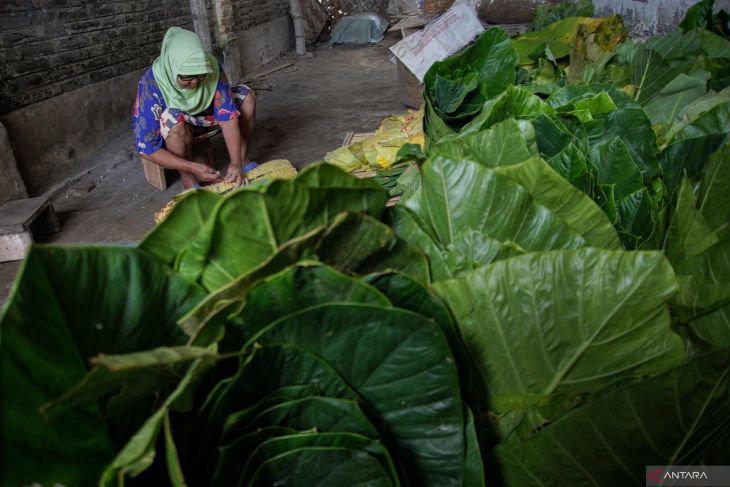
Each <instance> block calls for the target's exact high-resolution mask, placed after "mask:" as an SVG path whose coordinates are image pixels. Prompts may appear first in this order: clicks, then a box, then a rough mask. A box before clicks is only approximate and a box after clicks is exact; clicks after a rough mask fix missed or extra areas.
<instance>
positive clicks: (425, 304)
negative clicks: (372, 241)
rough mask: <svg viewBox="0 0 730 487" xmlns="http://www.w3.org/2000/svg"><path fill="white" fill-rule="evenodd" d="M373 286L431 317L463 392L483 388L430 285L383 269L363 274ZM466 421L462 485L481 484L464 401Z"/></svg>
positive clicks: (474, 436) (478, 455) (478, 453)
mask: <svg viewBox="0 0 730 487" xmlns="http://www.w3.org/2000/svg"><path fill="white" fill-rule="evenodd" d="M365 279H366V280H367V281H368V282H369V283H370V284H371V285H372V286H374V287H376V288H377V289H378V290H380V291H382V292H383V293H384V294H385V295H386V296H387V297H388V299H389V300H390V302H391V303H392V304H393V306H396V307H398V308H402V309H407V310H411V311H414V312H416V313H418V314H421V315H423V316H426V317H428V318H431V319H433V320H434V321H435V322H436V323H438V325H439V326H440V327H441V329H442V330H443V332H444V335H446V338H447V339H448V341H449V346H450V347H451V353H453V354H454V358H455V359H456V364H457V369H458V370H459V374H460V379H461V390H462V392H463V393H464V392H466V391H467V390H469V389H472V388H475V387H476V388H478V389H483V387H482V386H475V385H473V384H472V382H473V381H475V380H478V377H475V376H472V374H471V372H472V369H473V367H472V365H471V363H470V361H469V358H468V357H467V355H466V350H465V348H464V345H463V344H462V342H461V337H459V334H458V331H457V329H456V325H455V324H454V321H453V319H452V318H451V314H450V313H449V310H448V308H447V307H446V305H445V304H444V302H443V301H441V300H440V299H439V298H438V297H437V296H436V294H435V293H434V292H433V291H432V290H431V289H429V288H426V287H424V286H422V285H421V284H420V283H418V282H416V281H415V280H414V279H413V278H411V277H410V276H407V275H405V274H398V273H385V274H380V275H372V276H367V277H366V278H365ZM464 408H465V411H466V416H467V424H466V428H465V432H464V434H465V438H466V440H465V441H466V458H465V470H464V485H465V486H483V485H484V466H483V465H482V460H481V458H482V456H481V451H480V448H479V442H478V441H477V434H476V428H475V424H474V418H473V415H472V413H471V411H470V410H469V407H468V406H467V405H466V404H465V405H464Z"/></svg>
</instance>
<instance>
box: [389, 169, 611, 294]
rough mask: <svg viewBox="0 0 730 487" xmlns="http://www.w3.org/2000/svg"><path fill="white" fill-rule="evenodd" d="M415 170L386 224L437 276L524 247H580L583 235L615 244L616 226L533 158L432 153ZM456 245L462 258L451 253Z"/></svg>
mask: <svg viewBox="0 0 730 487" xmlns="http://www.w3.org/2000/svg"><path fill="white" fill-rule="evenodd" d="M421 175H422V182H421V186H420V188H419V191H418V192H417V193H415V194H414V195H413V196H412V197H411V198H408V199H407V200H405V201H402V202H401V203H400V204H399V206H398V211H395V212H394V213H393V215H392V220H393V222H392V225H393V228H394V229H395V231H396V233H397V234H398V235H399V236H400V237H402V238H404V239H405V240H408V241H410V242H411V243H413V244H414V245H417V246H419V247H420V248H421V249H422V250H423V251H424V253H425V254H426V255H427V256H428V257H429V260H430V262H431V274H432V279H433V280H435V281H437V280H441V279H446V278H449V277H452V276H454V275H458V274H460V273H461V272H464V271H469V270H471V269H472V268H475V267H478V266H481V265H485V264H488V263H489V262H491V261H492V260H494V259H495V258H503V257H507V256H510V255H515V253H521V252H524V251H537V250H552V249H570V248H579V247H583V246H586V245H588V242H589V241H590V242H591V244H592V245H610V246H615V243H616V236H615V232H614V231H613V229H611V228H610V224H609V223H608V221H607V220H606V219H605V217H604V216H602V215H600V213H601V212H600V210H599V209H598V208H597V207H596V206H595V205H594V204H593V203H592V202H591V201H590V200H589V199H588V198H587V197H585V196H584V195H583V194H581V193H580V191H579V190H577V189H576V188H574V187H573V186H571V185H570V183H568V182H567V181H565V180H563V179H562V178H560V177H559V176H558V175H557V174H554V172H553V171H552V170H551V169H550V168H549V167H547V165H546V164H545V162H544V161H541V160H539V159H533V160H530V161H528V162H525V163H524V164H519V165H515V166H505V167H500V168H495V169H490V168H488V167H485V166H483V165H481V164H477V163H474V162H470V161H458V162H457V161H451V160H447V159H444V158H441V157H435V158H433V159H431V160H429V161H428V162H427V163H426V164H425V165H424V166H423V167H422V170H421ZM548 182H549V183H550V184H548ZM523 183H524V186H523ZM566 202H569V204H566ZM589 215H590V219H587V220H584V218H585V217H586V216H589ZM581 232H583V233H581ZM485 248H486V249H489V250H488V251H487V252H483V251H479V252H477V251H478V250H480V249H485ZM455 251H456V252H459V253H460V254H463V255H464V258H463V259H456V260H454V259H453V258H450V253H451V252H455ZM464 262H471V263H473V265H471V264H469V265H464V264H463V263H464Z"/></svg>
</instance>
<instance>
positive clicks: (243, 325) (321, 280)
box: [225, 264, 390, 350]
mask: <svg viewBox="0 0 730 487" xmlns="http://www.w3.org/2000/svg"><path fill="white" fill-rule="evenodd" d="M333 302H342V303H345V302H350V303H372V304H377V305H379V306H384V307H387V306H390V301H388V298H387V297H386V296H384V295H383V294H382V293H381V292H379V291H378V290H377V289H375V288H374V287H372V286H369V285H367V284H365V283H363V282H361V281H359V280H357V279H353V278H350V277H347V276H345V275H344V274H341V273H339V272H337V271H335V270H334V269H332V268H331V267H327V266H322V265H317V264H300V265H297V266H294V267H291V268H288V269H286V270H284V271H282V272H280V273H278V274H276V275H274V276H271V277H270V278H267V279H265V280H262V281H261V282H260V283H258V284H257V285H256V286H255V287H254V288H253V289H251V290H250V291H249V293H248V296H247V298H246V306H245V308H244V309H243V312H242V313H241V315H240V316H238V317H236V318H235V319H233V320H232V321H231V322H230V323H229V325H228V326H227V328H228V330H227V332H226V334H227V336H226V341H225V343H226V348H229V349H236V350H239V349H241V347H243V346H244V345H245V344H246V340H247V339H250V338H251V337H254V336H255V335H256V334H257V333H259V332H260V331H261V329H263V328H264V327H265V326H267V325H269V324H270V323H272V322H274V321H276V320H278V319H279V318H282V317H284V316H286V315H288V314H291V313H295V312H296V311H299V310H301V309H305V308H308V307H310V306H314V305H317V304H322V303H333Z"/></svg>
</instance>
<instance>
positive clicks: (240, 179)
mask: <svg viewBox="0 0 730 487" xmlns="http://www.w3.org/2000/svg"><path fill="white" fill-rule="evenodd" d="M225 181H226V182H227V183H232V182H235V183H236V186H241V185H244V184H248V179H246V177H245V176H244V175H243V174H242V173H241V165H240V164H235V163H233V162H231V163H230V164H229V165H228V171H227V172H226V179H225Z"/></svg>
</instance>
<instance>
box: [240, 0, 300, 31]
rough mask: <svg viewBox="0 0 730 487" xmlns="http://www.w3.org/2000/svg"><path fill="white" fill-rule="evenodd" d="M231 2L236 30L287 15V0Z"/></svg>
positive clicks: (245, 28)
mask: <svg viewBox="0 0 730 487" xmlns="http://www.w3.org/2000/svg"><path fill="white" fill-rule="evenodd" d="M231 2H232V3H233V10H234V14H235V21H236V30H238V31H242V30H247V29H250V28H251V27H255V26H257V25H263V24H265V23H267V22H271V21H272V20H275V19H278V18H279V17H284V16H288V15H289V0H231Z"/></svg>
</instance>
